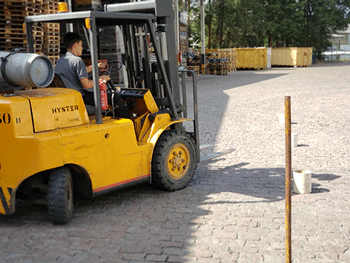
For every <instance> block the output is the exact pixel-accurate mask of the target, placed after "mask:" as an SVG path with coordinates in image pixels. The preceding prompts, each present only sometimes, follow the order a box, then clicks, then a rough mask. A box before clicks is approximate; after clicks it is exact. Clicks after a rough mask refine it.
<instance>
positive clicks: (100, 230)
mask: <svg viewBox="0 0 350 263" xmlns="http://www.w3.org/2000/svg"><path fill="white" fill-rule="evenodd" d="M224 162H227V158H224V157H220V158H216V159H213V160H209V161H206V162H202V163H200V164H198V167H197V171H196V173H195V176H194V178H193V180H192V181H191V183H190V184H189V185H188V186H187V187H186V188H184V189H182V190H179V191H176V192H166V191H161V190H158V189H156V188H154V187H153V186H151V185H149V184H142V185H138V186H134V187H131V188H127V189H125V190H121V191H116V192H112V193H109V194H106V195H102V196H99V197H97V198H95V199H94V200H92V201H89V200H77V202H76V208H75V212H74V217H73V219H72V221H71V222H70V223H69V224H67V225H52V223H51V221H50V220H49V218H48V215H47V211H46V207H44V206H38V205H33V206H30V207H28V206H26V207H25V206H22V207H18V209H17V210H16V213H15V214H14V215H11V216H0V225H1V227H0V236H3V237H4V238H3V239H2V240H3V242H2V245H3V247H10V244H11V242H14V241H11V238H6V237H7V236H8V235H11V236H12V237H16V236H17V235H18V234H20V239H16V242H17V243H16V244H17V245H18V246H19V247H21V248H22V247H26V246H27V244H29V245H28V246H29V249H32V247H31V245H34V244H35V241H33V238H38V239H39V238H40V239H45V240H48V242H46V243H45V246H43V247H42V246H41V245H40V249H37V250H35V251H37V252H36V253H37V254H38V255H39V254H40V255H45V254H46V253H49V252H50V253H51V254H54V255H56V258H57V259H62V260H61V261H64V260H63V259H64V258H66V257H69V256H70V255H72V254H74V253H76V249H80V248H84V249H85V248H87V249H85V250H79V256H80V257H89V258H90V257H95V258H98V259H99V261H98V262H108V260H107V259H108V258H113V262H124V261H125V260H126V259H131V258H132V257H135V255H136V256H137V257H138V262H149V259H150V256H149V255H157V256H158V258H157V259H159V258H161V259H162V260H163V261H162V262H166V260H167V259H171V258H173V259H174V262H188V260H189V259H193V258H200V257H201V256H202V253H204V252H205V254H204V257H211V256H212V255H211V254H210V253H213V251H210V250H208V251H207V250H205V251H202V250H201V244H202V243H203V242H207V243H206V245H207V246H208V247H210V246H211V244H212V242H213V243H215V242H217V241H218V238H221V237H222V238H224V239H223V242H231V241H230V239H227V237H228V236H230V235H231V234H232V235H234V234H235V233H237V231H240V229H241V228H242V227H243V228H248V227H249V226H250V225H251V224H256V222H255V221H256V220H259V218H260V217H264V215H265V214H269V213H275V214H276V217H278V218H281V221H283V215H284V202H283V201H284V169H283V168H278V167H277V168H254V167H253V168H250V167H249V163H246V162H244V163H238V164H234V165H225V163H224ZM313 176H314V179H315V180H314V182H315V183H320V185H324V183H323V181H330V180H336V179H338V178H339V177H340V176H337V175H331V174H315V175H313ZM315 186H317V188H316V189H320V190H318V191H314V190H316V189H315V188H314V189H313V194H322V192H325V191H326V190H327V189H323V190H322V188H318V187H319V185H317V184H315ZM328 191H329V190H328ZM273 203H275V204H273ZM271 204H273V205H271ZM259 216H260V217H259ZM252 218H253V219H254V220H252ZM240 227H241V228H240ZM253 227H256V225H253ZM227 231H228V232H227ZM232 231H233V232H232ZM225 240H226V241H225ZM220 244H221V243H220ZM227 244H228V243H227ZM222 246H226V244H225V243H222ZM57 247H59V248H60V249H59V250H58V251H57V252H56V248H57ZM1 253H3V252H0V258H1ZM23 253H24V252H23ZM174 253H176V260H175V256H174ZM159 255H161V256H162V257H160V256H159ZM232 256H235V254H233V255H232ZM154 257H155V256H154ZM58 261H60V260H58ZM168 261H169V260H168ZM43 262H44V261H43ZM72 262H73V261H72ZM95 262H97V261H95ZM191 262H192V261H191ZM196 262H200V261H196ZM231 262H234V260H232V261H231Z"/></svg>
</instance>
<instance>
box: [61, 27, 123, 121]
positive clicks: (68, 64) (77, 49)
mask: <svg viewBox="0 0 350 263" xmlns="http://www.w3.org/2000/svg"><path fill="white" fill-rule="evenodd" d="M64 44H65V46H66V48H67V52H66V54H65V55H63V56H62V57H60V58H59V59H58V60H57V63H56V65H55V72H56V74H57V75H58V76H59V77H60V78H61V80H62V81H63V83H64V85H65V87H66V88H70V89H74V90H77V91H79V92H80V93H81V94H82V97H83V100H84V103H85V104H86V105H91V106H95V102H94V94H93V91H92V87H93V85H94V82H93V80H92V79H89V72H91V71H92V66H87V67H86V66H85V63H84V61H83V59H82V58H81V57H80V56H81V55H82V53H83V41H82V38H81V37H80V35H79V34H77V33H72V32H68V33H67V34H66V35H65V36H64ZM106 66H107V63H106V62H100V63H98V68H99V69H103V68H105V67H106ZM99 80H100V81H105V82H110V81H111V78H110V76H109V75H101V76H100V77H99ZM107 97H108V102H109V104H112V102H111V101H112V93H110V92H108V93H107ZM113 97H114V105H116V109H115V111H116V112H117V116H118V117H123V118H127V117H128V113H127V111H126V109H125V107H124V105H123V103H122V100H121V98H120V96H119V95H118V94H114V96H113Z"/></svg>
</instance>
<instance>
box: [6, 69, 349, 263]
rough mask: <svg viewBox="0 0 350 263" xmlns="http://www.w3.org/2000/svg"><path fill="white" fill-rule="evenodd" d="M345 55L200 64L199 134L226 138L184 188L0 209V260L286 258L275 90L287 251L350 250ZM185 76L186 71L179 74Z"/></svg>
mask: <svg viewBox="0 0 350 263" xmlns="http://www.w3.org/2000/svg"><path fill="white" fill-rule="evenodd" d="M349 76H350V64H346V63H338V64H335V63H324V64H318V65H313V66H311V67H308V68H273V69H272V70H262V71H250V70H249V71H236V72H232V73H230V74H229V75H227V76H200V77H199V82H198V87H199V93H200V95H199V101H200V103H199V110H200V133H201V134H200V136H201V143H202V144H208V143H209V144H213V149H207V150H205V152H204V153H206V154H210V153H211V151H212V150H215V151H217V150H224V149H228V148H235V149H236V150H235V151H234V152H232V153H230V154H227V155H225V156H221V157H218V158H216V159H212V160H210V161H206V162H202V163H200V164H199V165H198V168H197V172H196V175H195V177H194V179H193V181H192V182H191V184H190V185H189V187H187V188H186V189H183V190H181V191H178V192H174V193H169V192H163V191H160V190H157V189H154V188H153V187H152V186H149V185H141V186H138V187H134V188H131V189H127V190H123V191H119V192H115V193H111V194H108V195H105V196H102V197H99V198H97V199H95V200H93V201H80V202H78V203H77V206H76V210H75V214H74V219H73V220H72V222H71V223H70V224H68V225H63V226H57V225H53V224H51V222H50V221H49V219H48V215H47V212H46V208H45V207H44V206H38V205H37V206H35V205H31V206H30V205H29V204H20V205H19V207H18V209H17V211H16V213H15V214H14V215H12V216H6V217H5V216H1V217H0V262H221V263H224V262H250V263H251V262H269V263H273V262H284V261H285V259H284V253H285V252H284V247H285V241H284V233H285V226H284V215H285V210H284V208H285V200H284V165H285V150H284V136H285V135H284V126H283V125H281V124H280V123H279V114H283V113H284V97H285V96H291V102H292V103H291V104H292V123H293V124H292V132H293V133H298V138H299V140H298V141H299V145H298V147H294V148H293V153H292V156H293V161H292V162H293V169H309V170H311V171H312V193H311V194H306V195H300V194H299V195H297V194H293V197H292V255H293V262H303V263H304V262H350V249H349V247H350V239H349V236H350V216H349V212H350V204H349V198H350V177H349V171H350V156H349V152H350V143H349V140H350V136H349V132H350V107H349V105H350V96H349V90H350V77H349ZM189 83H190V82H189Z"/></svg>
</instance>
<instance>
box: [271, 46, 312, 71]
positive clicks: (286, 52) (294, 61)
mask: <svg viewBox="0 0 350 263" xmlns="http://www.w3.org/2000/svg"><path fill="white" fill-rule="evenodd" d="M312 49H313V48H312V47H306V48H297V47H288V48H272V54H271V65H272V66H292V67H293V66H294V67H307V66H310V65H311V64H312Z"/></svg>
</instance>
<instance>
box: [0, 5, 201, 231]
mask: <svg viewBox="0 0 350 263" xmlns="http://www.w3.org/2000/svg"><path fill="white" fill-rule="evenodd" d="M36 23H60V24H61V26H62V25H65V24H78V25H79V26H80V27H81V28H83V29H84V31H85V32H86V36H87V37H88V42H89V52H90V56H91V62H92V67H93V70H92V77H93V80H94V87H93V92H94V100H95V105H96V106H95V107H94V109H93V111H92V112H93V113H92V114H91V113H90V114H88V112H90V111H89V109H88V105H85V104H84V102H83V99H82V96H81V94H80V93H79V92H77V91H75V90H73V89H68V88H65V87H63V85H62V83H60V82H59V81H57V79H56V77H55V74H54V67H53V65H52V63H51V61H50V60H49V59H48V58H47V57H45V56H43V55H39V54H34V48H35V31H34V29H35V24H36ZM25 24H26V31H27V39H28V51H29V52H28V53H23V52H21V51H18V50H14V51H11V52H0V63H1V66H0V136H1V144H0V214H4V215H9V214H12V213H14V211H15V204H16V199H24V200H32V199H36V198H41V199H42V200H46V202H47V206H48V213H49V216H50V218H51V220H52V222H53V223H56V224H65V223H67V222H69V221H70V219H71V218H72V215H73V207H74V197H75V196H80V197H83V198H93V197H95V196H97V195H100V194H103V193H106V192H109V191H112V190H116V189H119V188H121V187H125V186H129V185H132V184H135V183H144V182H148V183H151V184H153V185H155V186H156V187H159V188H161V189H164V190H168V191H176V190H179V189H182V188H184V187H186V186H187V185H188V184H189V182H190V181H191V179H192V177H193V175H194V173H195V169H196V165H197V163H198V162H199V161H200V156H199V146H198V144H199V135H198V123H197V119H198V111H197V86H196V76H195V73H194V72H191V74H192V75H193V105H192V106H191V109H193V113H191V114H192V116H193V119H188V118H187V108H188V106H187V103H186V101H187V98H186V92H187V91H186V85H185V81H184V80H183V81H182V85H179V77H181V76H182V77H184V76H185V75H187V73H188V72H182V73H181V72H179V71H178V66H177V57H176V53H175V39H174V20H173V10H172V1H171V0H155V1H145V2H133V3H125V4H112V5H108V6H105V7H104V10H93V11H80V12H63V13H57V14H49V15H37V16H29V17H26V18H25ZM105 27H116V28H118V30H119V31H120V32H121V36H122V37H121V38H120V39H121V41H123V46H124V50H123V54H122V59H121V64H122V67H121V68H122V71H123V72H124V87H121V88H119V87H118V88H116V87H115V85H114V83H112V82H110V83H108V85H107V88H108V90H107V92H110V93H111V94H112V96H113V95H118V96H120V97H121V99H122V102H123V103H122V106H123V107H125V108H126V110H127V113H128V117H127V118H126V117H120V116H118V111H116V110H115V108H116V106H115V105H108V109H107V110H103V108H102V105H101V93H100V84H99V81H98V77H99V74H100V72H99V69H98V60H99V52H98V39H99V33H100V32H101V30H102V29H103V28H105ZM52 80H54V81H52ZM180 86H181V87H180ZM184 122H187V123H188V124H189V125H184ZM185 126H186V127H187V126H188V127H190V128H189V129H190V131H188V130H186V128H185Z"/></svg>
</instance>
